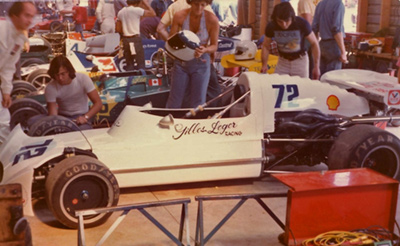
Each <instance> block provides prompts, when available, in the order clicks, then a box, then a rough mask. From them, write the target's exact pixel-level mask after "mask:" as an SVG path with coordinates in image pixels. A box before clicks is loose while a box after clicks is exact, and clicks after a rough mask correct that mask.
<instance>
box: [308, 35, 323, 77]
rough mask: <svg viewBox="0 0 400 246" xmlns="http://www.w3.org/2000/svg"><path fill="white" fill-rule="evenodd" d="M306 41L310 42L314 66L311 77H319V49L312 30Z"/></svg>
mask: <svg viewBox="0 0 400 246" xmlns="http://www.w3.org/2000/svg"><path fill="white" fill-rule="evenodd" d="M306 38H307V40H308V42H310V44H311V53H312V56H313V59H314V68H313V71H312V78H313V79H319V76H321V71H320V69H319V61H320V55H321V51H320V49H319V44H318V41H317V38H316V37H315V34H314V33H313V32H311V33H310V35H308V36H307V37H306Z"/></svg>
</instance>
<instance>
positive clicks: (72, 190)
mask: <svg viewBox="0 0 400 246" xmlns="http://www.w3.org/2000/svg"><path fill="white" fill-rule="evenodd" d="M109 194H110V195H109ZM112 194H113V190H112V187H109V186H107V180H106V179H105V178H104V177H103V176H101V175H99V174H96V173H93V174H92V173H91V174H90V175H88V174H87V173H82V174H80V175H78V176H76V177H75V178H74V179H72V180H70V181H69V182H68V183H66V184H65V185H64V187H63V189H62V190H61V194H60V201H59V202H60V205H61V206H60V207H61V210H62V212H63V214H64V215H65V216H66V217H67V218H68V219H69V220H71V221H77V218H76V217H75V211H76V210H84V209H92V208H100V207H107V206H111V205H112V201H111V200H112V197H113V196H112ZM105 215H106V214H104V213H103V214H98V215H91V216H85V217H84V218H85V223H91V222H93V221H96V220H99V219H100V218H101V217H103V216H105Z"/></svg>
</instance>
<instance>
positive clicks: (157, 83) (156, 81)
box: [149, 78, 162, 86]
mask: <svg viewBox="0 0 400 246" xmlns="http://www.w3.org/2000/svg"><path fill="white" fill-rule="evenodd" d="M161 84H162V82H161V79H158V78H157V79H149V85H150V86H161Z"/></svg>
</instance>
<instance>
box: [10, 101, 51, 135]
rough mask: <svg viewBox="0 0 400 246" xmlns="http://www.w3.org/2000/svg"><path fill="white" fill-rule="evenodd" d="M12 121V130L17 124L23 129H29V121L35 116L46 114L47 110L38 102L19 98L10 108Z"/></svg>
mask: <svg viewBox="0 0 400 246" xmlns="http://www.w3.org/2000/svg"><path fill="white" fill-rule="evenodd" d="M8 110H9V111H10V115H11V120H10V129H11V130H12V129H13V128H14V127H15V126H16V125H17V124H21V126H22V128H25V129H27V128H28V119H29V118H31V117H32V116H35V115H40V114H46V115H47V110H46V108H45V107H43V105H42V104H40V103H39V102H38V101H35V100H33V99H31V98H17V99H15V100H13V102H12V104H11V106H10V108H9V109H8Z"/></svg>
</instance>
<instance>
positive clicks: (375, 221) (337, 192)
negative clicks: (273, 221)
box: [272, 168, 399, 245]
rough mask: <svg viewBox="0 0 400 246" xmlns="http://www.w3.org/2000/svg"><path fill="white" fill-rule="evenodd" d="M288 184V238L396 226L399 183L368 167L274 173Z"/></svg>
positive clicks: (293, 240) (289, 241)
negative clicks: (371, 227)
mask: <svg viewBox="0 0 400 246" xmlns="http://www.w3.org/2000/svg"><path fill="white" fill-rule="evenodd" d="M272 176H274V177H275V178H277V179H278V180H279V181H281V182H282V183H284V184H285V185H287V186H289V187H290V189H289V191H288V200H287V211H286V230H285V237H286V238H285V241H286V243H287V244H288V245H295V244H297V245H300V243H301V242H302V241H303V240H305V239H309V238H314V237H315V236H317V235H319V234H321V233H325V232H329V231H333V230H343V231H350V230H355V229H362V228H367V227H369V226H382V227H384V228H386V229H388V230H390V231H391V232H393V229H394V223H395V218H396V206H397V195H398V188H399V182H398V181H397V180H394V179H392V178H389V177H387V176H384V175H383V174H380V173H378V172H375V171H373V170H371V169H367V168H355V169H344V170H334V171H319V172H303V173H289V174H273V175H272Z"/></svg>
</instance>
